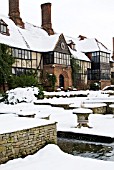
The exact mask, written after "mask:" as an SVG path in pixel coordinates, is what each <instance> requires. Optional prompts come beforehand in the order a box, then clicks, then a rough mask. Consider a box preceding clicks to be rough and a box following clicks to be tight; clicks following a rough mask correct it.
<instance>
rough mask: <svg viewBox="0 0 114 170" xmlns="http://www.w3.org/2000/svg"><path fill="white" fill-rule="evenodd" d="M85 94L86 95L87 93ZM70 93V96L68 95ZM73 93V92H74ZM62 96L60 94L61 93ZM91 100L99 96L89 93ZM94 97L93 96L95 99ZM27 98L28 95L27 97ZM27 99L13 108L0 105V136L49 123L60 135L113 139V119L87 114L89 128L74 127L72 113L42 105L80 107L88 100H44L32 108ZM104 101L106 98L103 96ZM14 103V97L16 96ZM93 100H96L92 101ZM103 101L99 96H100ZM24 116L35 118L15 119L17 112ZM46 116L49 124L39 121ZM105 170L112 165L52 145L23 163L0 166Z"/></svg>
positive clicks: (8, 169)
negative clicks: (33, 115) (63, 150)
mask: <svg viewBox="0 0 114 170" xmlns="http://www.w3.org/2000/svg"><path fill="white" fill-rule="evenodd" d="M88 92H89V91H88ZM88 92H86V93H88ZM72 93H73V92H72ZM75 93H76V92H75ZM61 94H62V92H61ZM89 94H90V96H91V97H95V96H99V97H100V94H101V92H100V91H99V92H98V91H97V92H94V93H93V92H90V93H89ZM96 94H97V95H96ZM30 96H31V95H30ZM30 96H29V95H28V102H29V103H17V104H15V105H7V104H4V103H0V113H1V114H0V133H7V132H12V131H16V130H21V129H26V128H30V127H35V126H40V125H44V124H49V123H52V122H58V123H57V130H61V131H72V132H78V133H88V134H96V135H103V136H111V137H114V130H113V129H114V117H113V115H100V114H90V116H89V126H91V127H92V128H87V127H81V128H76V126H77V116H76V115H74V114H73V110H72V109H70V110H64V109H63V108H59V107H51V106H50V105H45V103H51V102H52V103H65V102H66V103H67V104H68V103H69V104H71V103H72V104H75V105H76V106H77V107H80V106H81V104H82V103H83V102H84V101H85V100H86V99H88V97H72V98H62V97H60V98H52V99H44V100H40V101H38V102H42V103H44V105H34V104H33V102H30V101H31V100H30V99H29V97H30ZM104 96H105V97H106V95H104ZM16 98H17V99H18V96H16ZM96 98H97V97H96ZM102 98H103V95H102ZM106 98H107V97H106ZM35 101H36V99H35ZM21 111H22V112H24V113H26V112H27V113H30V114H33V113H35V114H36V116H35V118H24V117H21V118H20V117H18V114H19V113H20V112H21ZM47 115H50V120H49V121H48V120H44V119H41V118H42V117H45V116H47ZM12 169H17V170H25V169H26V170H32V169H34V170H36V169H40V170H52V169H54V170H63V169H65V170H67V169H68V170H69V169H72V170H75V169H79V170H83V169H85V170H91V169H93V170H94V169H95V170H96V169H97V170H101V169H103V170H107V169H110V170H112V169H114V162H109V161H107V162H105V161H99V160H93V159H90V158H82V157H76V156H72V155H69V154H66V153H63V152H62V151H61V150H60V149H59V148H58V147H57V146H56V145H47V146H46V147H45V148H43V149H41V150H40V151H38V152H37V153H36V154H35V155H32V156H27V157H26V158H25V159H21V158H19V159H15V160H12V161H9V162H8V163H6V164H4V165H0V170H12Z"/></svg>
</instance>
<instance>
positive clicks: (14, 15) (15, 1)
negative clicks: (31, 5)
mask: <svg viewBox="0 0 114 170" xmlns="http://www.w3.org/2000/svg"><path fill="white" fill-rule="evenodd" d="M9 17H10V19H12V20H13V22H14V23H15V24H16V25H17V26H19V27H21V28H24V23H23V21H22V19H21V17H20V11H19V0H9Z"/></svg>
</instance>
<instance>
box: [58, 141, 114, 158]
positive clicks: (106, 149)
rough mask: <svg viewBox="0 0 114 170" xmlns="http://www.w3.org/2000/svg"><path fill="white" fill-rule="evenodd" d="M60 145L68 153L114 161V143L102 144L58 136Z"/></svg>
mask: <svg viewBox="0 0 114 170" xmlns="http://www.w3.org/2000/svg"><path fill="white" fill-rule="evenodd" d="M58 146H59V147H60V148H61V150H63V151H64V152H66V153H69V154H72V155H74V156H82V157H88V158H93V159H99V160H105V161H114V143H111V144H104V143H103V144H102V143H95V142H92V143H91V142H87V141H80V140H72V139H64V138H58Z"/></svg>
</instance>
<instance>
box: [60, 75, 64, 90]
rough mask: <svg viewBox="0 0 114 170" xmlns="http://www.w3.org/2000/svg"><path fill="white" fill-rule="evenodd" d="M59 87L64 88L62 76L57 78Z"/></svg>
mask: <svg viewBox="0 0 114 170" xmlns="http://www.w3.org/2000/svg"><path fill="white" fill-rule="evenodd" d="M59 87H63V88H64V76H63V75H62V74H60V76H59Z"/></svg>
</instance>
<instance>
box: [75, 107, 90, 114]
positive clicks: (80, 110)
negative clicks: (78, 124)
mask: <svg viewBox="0 0 114 170" xmlns="http://www.w3.org/2000/svg"><path fill="white" fill-rule="evenodd" d="M91 113H93V111H92V110H91V109H87V108H81V107H80V108H77V109H73V114H91Z"/></svg>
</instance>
